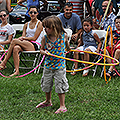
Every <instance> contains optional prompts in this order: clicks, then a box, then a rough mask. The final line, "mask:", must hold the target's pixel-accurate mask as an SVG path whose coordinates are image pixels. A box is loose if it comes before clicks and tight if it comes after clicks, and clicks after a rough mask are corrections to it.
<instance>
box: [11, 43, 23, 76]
mask: <svg viewBox="0 0 120 120" xmlns="http://www.w3.org/2000/svg"><path fill="white" fill-rule="evenodd" d="M20 51H22V49H21V47H20V46H19V45H16V46H14V48H13V60H14V65H15V72H14V73H13V74H12V75H10V77H12V76H14V75H19V61H20V60H19V52H20Z"/></svg>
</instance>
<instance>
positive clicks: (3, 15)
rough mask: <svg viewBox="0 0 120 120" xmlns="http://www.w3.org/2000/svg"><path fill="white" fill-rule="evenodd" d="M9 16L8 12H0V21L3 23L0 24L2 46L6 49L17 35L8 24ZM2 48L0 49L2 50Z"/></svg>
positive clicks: (0, 43) (0, 42)
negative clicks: (5, 46)
mask: <svg viewBox="0 0 120 120" xmlns="http://www.w3.org/2000/svg"><path fill="white" fill-rule="evenodd" d="M8 16H9V14H8V11H7V10H0V19H1V21H2V23H1V24H0V45H2V46H3V47H4V45H7V44H10V43H11V41H12V38H13V35H14V34H15V30H14V29H13V27H12V25H10V24H9V23H8V22H7V18H8ZM1 49H2V47H0V50H1Z"/></svg>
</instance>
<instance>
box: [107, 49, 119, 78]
mask: <svg viewBox="0 0 120 120" xmlns="http://www.w3.org/2000/svg"><path fill="white" fill-rule="evenodd" d="M119 57H120V49H117V50H116V51H115V55H114V58H115V59H117V60H118V59H119ZM109 71H110V73H112V72H113V66H110V68H109ZM110 73H109V72H108V73H106V75H107V76H109V77H110ZM115 75H116V73H114V74H113V76H115Z"/></svg>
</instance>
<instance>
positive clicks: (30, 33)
mask: <svg viewBox="0 0 120 120" xmlns="http://www.w3.org/2000/svg"><path fill="white" fill-rule="evenodd" d="M29 15H30V17H31V21H30V22H28V23H26V24H25V25H24V27H23V34H22V36H21V37H19V38H16V39H13V40H12V42H11V44H10V47H9V49H8V53H7V55H6V57H5V59H4V60H3V62H2V63H1V64H0V70H3V69H5V65H6V63H7V61H8V59H9V58H10V57H11V54H12V53H13V59H14V65H15V72H14V73H13V74H12V75H10V77H12V76H14V75H19V52H20V51H23V50H25V51H35V47H36V45H34V44H33V43H32V42H31V41H36V40H37V39H38V37H39V35H40V33H41V31H42V30H43V27H42V22H40V21H39V20H38V19H37V15H38V9H37V7H36V6H31V7H30V9H29Z"/></svg>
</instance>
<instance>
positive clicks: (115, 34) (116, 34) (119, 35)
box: [106, 16, 120, 77]
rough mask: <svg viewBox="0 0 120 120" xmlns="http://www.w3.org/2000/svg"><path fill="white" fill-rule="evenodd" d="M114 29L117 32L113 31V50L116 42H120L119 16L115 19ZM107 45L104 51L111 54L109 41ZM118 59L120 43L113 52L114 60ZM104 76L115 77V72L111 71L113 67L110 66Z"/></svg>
mask: <svg viewBox="0 0 120 120" xmlns="http://www.w3.org/2000/svg"><path fill="white" fill-rule="evenodd" d="M115 27H116V28H117V30H115V31H113V49H114V47H115V46H116V44H117V43H118V41H120V16H117V17H116V18H115ZM108 44H109V46H107V48H106V49H107V51H108V52H109V54H111V53H112V52H111V40H109V42H108ZM119 57H120V43H119V44H118V45H117V46H116V49H115V52H114V58H115V59H117V60H118V59H119ZM106 75H107V76H108V77H110V76H115V75H116V72H115V71H114V70H113V66H110V68H109V70H108V72H107V73H106Z"/></svg>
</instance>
